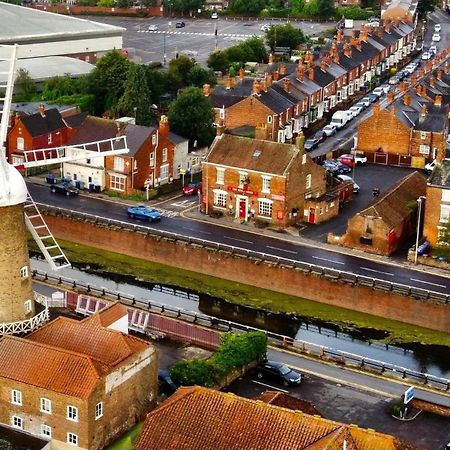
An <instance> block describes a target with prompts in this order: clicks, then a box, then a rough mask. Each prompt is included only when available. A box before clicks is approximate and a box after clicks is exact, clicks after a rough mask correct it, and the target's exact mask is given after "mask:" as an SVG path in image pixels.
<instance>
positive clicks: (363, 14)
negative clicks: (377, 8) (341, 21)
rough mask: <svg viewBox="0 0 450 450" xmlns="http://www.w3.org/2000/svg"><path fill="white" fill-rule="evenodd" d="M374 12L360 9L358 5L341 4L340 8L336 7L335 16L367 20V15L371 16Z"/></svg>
mask: <svg viewBox="0 0 450 450" xmlns="http://www.w3.org/2000/svg"><path fill="white" fill-rule="evenodd" d="M373 14H374V12H373V11H372V10H366V9H362V8H360V7H359V6H343V7H342V8H337V9H336V17H338V18H341V17H345V18H346V19H353V20H367V19H368V18H369V17H371V16H373Z"/></svg>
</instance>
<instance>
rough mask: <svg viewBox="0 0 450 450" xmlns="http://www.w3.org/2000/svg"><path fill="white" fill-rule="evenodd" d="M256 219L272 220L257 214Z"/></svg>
mask: <svg viewBox="0 0 450 450" xmlns="http://www.w3.org/2000/svg"><path fill="white" fill-rule="evenodd" d="M256 217H258V219H265V220H272V217H271V216H261V215H259V214H258V215H257V216H256Z"/></svg>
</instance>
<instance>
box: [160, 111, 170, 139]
mask: <svg viewBox="0 0 450 450" xmlns="http://www.w3.org/2000/svg"><path fill="white" fill-rule="evenodd" d="M169 131H170V127H169V119H168V118H167V116H165V115H162V116H161V119H160V120H159V134H160V135H161V136H168V134H169Z"/></svg>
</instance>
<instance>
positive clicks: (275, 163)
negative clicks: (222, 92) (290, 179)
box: [206, 134, 299, 175]
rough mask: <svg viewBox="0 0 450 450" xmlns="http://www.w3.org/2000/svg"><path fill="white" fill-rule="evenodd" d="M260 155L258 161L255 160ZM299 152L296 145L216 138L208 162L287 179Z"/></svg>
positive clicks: (234, 137)
mask: <svg viewBox="0 0 450 450" xmlns="http://www.w3.org/2000/svg"><path fill="white" fill-rule="evenodd" d="M257 150H258V151H259V152H260V154H259V156H258V157H254V155H255V152H256V151H257ZM298 154H299V150H298V148H297V147H296V146H295V145H292V144H281V143H278V142H272V141H263V140H260V139H250V138H244V137H240V136H232V135H229V134H223V135H221V136H218V137H216V139H215V140H214V142H213V143H212V146H211V149H210V151H209V154H208V156H207V158H206V160H207V162H208V163H212V164H217V165H223V166H228V167H235V168H237V169H244V170H245V169H247V170H254V171H259V172H263V173H269V174H274V175H286V174H287V173H288V170H289V166H290V164H291V161H292V159H293V158H295V157H296V156H298Z"/></svg>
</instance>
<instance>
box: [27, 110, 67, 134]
mask: <svg viewBox="0 0 450 450" xmlns="http://www.w3.org/2000/svg"><path fill="white" fill-rule="evenodd" d="M22 124H23V126H24V127H25V128H26V129H27V130H28V132H29V133H30V134H31V136H33V137H36V136H42V135H44V134H48V133H52V132H54V131H57V130H61V129H62V128H66V124H65V123H64V121H63V118H62V117H61V113H60V112H59V111H58V109H57V108H51V109H47V110H45V112H44V115H42V114H41V113H40V112H38V113H36V114H31V115H29V116H25V117H23V118H22Z"/></svg>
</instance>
